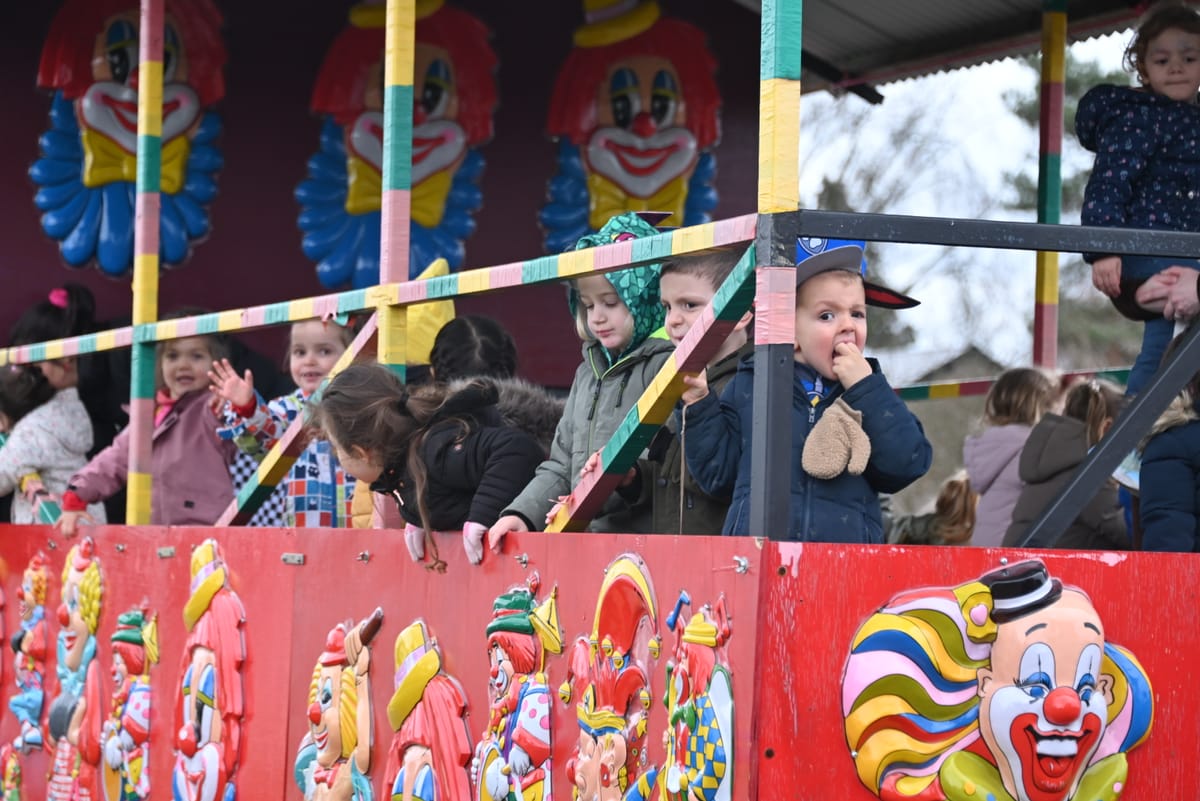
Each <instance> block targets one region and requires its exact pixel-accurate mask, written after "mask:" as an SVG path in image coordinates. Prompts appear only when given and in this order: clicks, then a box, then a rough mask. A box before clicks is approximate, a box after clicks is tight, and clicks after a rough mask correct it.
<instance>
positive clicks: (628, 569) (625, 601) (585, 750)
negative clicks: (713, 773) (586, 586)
mask: <svg viewBox="0 0 1200 801" xmlns="http://www.w3.org/2000/svg"><path fill="white" fill-rule="evenodd" d="M657 610H658V601H657V599H656V596H655V594H654V585H653V584H652V583H651V581H650V573H649V571H648V570H647V568H646V563H645V562H644V561H642V558H641V557H640V556H637V555H635V554H622V555H621V556H619V557H617V558H616V559H615V560H613V562H612V563H611V564H610V565H609V566H608V568H607V569H606V570H605V573H604V582H603V584H601V586H600V594H599V597H598V598H597V599H596V615H595V618H594V620H593V623H592V631H591V634H590V635H589V636H586V637H584V636H581V637H579V638H578V639H577V640H576V641H575V643H574V645H573V646H572V648H571V650H570V652H569V657H568V666H567V679H566V681H564V682H563V684H562V686H561V687H560V688H559V696H560V697H561V698H562V702H563V703H564V704H569V703H571V702H572V701H574V702H575V712H576V716H577V718H578V721H579V741H578V742H577V743H576V745H575V750H574V753H573V754H572V756H571V758H570V760H568V762H567V780H568V781H569V782H570V783H571V784H572V785H574V786H573V788H572V797H573V798H577V799H583V800H584V801H617V800H618V799H641V798H649V793H650V788H651V786H652V784H653V779H654V775H653V774H654V772H653V771H651V772H650V773H649V774H645V775H643V772H644V771H645V770H646V767H647V765H648V763H649V759H648V755H647V754H646V726H647V722H648V721H647V714H648V712H649V709H650V700H651V690H652V685H651V676H653V662H654V660H657V659H658V654H659V649H660V648H661V641H660V639H659V635H658V622H657V621H658V613H657Z"/></svg>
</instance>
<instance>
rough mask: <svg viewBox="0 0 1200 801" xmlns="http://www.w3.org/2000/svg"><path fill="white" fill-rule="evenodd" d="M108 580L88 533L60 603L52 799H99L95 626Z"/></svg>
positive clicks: (70, 565) (71, 560) (70, 560)
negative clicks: (104, 577)
mask: <svg viewBox="0 0 1200 801" xmlns="http://www.w3.org/2000/svg"><path fill="white" fill-rule="evenodd" d="M103 597H104V579H103V576H102V575H101V573H100V560H99V559H98V558H97V557H96V544H95V542H93V541H92V538H91V537H84V538H83V539H82V540H81V541H80V543H79V544H78V545H76V546H74V547H73V548H71V550H70V552H69V553H68V554H67V562H66V564H65V565H64V566H63V574H62V604H61V605H60V606H59V607H58V622H59V624H60V626H61V628H60V629H59V632H58V646H57V656H58V663H57V665H56V666H55V671H56V674H57V677H58V694H57V695H56V696H55V697H54V698H53V699H51V701H50V714H49V723H48V727H47V728H48V729H49V733H50V737H49V744H50V748H51V751H52V753H53V757H52V759H53V761H52V763H51V767H50V778H49V781H48V783H47V787H46V798H47V799H49V801H92V799H97V801H98V799H99V798H100V794H99V780H98V771H99V765H100V749H101V741H100V724H101V721H103V719H104V713H105V711H104V709H103V708H102V707H101V704H100V695H101V694H100V689H101V687H100V668H99V665H97V663H96V659H95V657H96V628H97V626H98V625H99V623H100V609H101V601H102V599H103Z"/></svg>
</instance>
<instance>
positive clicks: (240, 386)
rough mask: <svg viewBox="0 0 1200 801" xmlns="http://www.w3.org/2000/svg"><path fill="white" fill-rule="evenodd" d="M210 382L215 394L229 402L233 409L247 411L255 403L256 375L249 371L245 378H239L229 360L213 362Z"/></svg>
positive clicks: (209, 373)
mask: <svg viewBox="0 0 1200 801" xmlns="http://www.w3.org/2000/svg"><path fill="white" fill-rule="evenodd" d="M208 380H209V381H211V382H212V391H213V393H214V394H216V395H217V396H218V397H220V398H224V399H225V400H227V401H229V403H230V404H232V405H233V408H235V409H245V408H246V407H247V406H250V405H251V404H252V403H254V374H253V373H251V372H250V371H249V370H247V371H246V374H245V375H244V376H239V375H238V374H237V371H236V370H234V369H233V365H231V364H230V363H229V360H228V359H221V360H220V361H219V362H213V366H212V369H211V370H209V371H208Z"/></svg>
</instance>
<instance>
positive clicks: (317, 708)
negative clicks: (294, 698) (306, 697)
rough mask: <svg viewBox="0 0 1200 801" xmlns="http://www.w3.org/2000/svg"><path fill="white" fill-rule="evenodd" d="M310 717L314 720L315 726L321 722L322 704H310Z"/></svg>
mask: <svg viewBox="0 0 1200 801" xmlns="http://www.w3.org/2000/svg"><path fill="white" fill-rule="evenodd" d="M308 719H309V720H310V721H312V724H313V725H314V726H315V725H317V724H318V723H320V722H321V705H320V704H318V703H315V702H314V703H311V704H309V705H308Z"/></svg>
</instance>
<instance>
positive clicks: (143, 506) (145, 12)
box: [125, 0, 165, 525]
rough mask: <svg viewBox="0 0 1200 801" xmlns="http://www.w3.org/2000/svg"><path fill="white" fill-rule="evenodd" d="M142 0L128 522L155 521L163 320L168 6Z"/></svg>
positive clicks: (130, 523) (144, 522) (140, 523)
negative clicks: (148, 336) (151, 326)
mask: <svg viewBox="0 0 1200 801" xmlns="http://www.w3.org/2000/svg"><path fill="white" fill-rule="evenodd" d="M164 4H165V0H142V6H141V9H142V11H141V34H140V44H139V56H138V72H137V75H138V129H137V132H138V137H137V201H136V203H137V205H136V212H135V213H136V216H135V219H134V228H133V254H134V255H133V325H134V331H135V336H134V344H133V351H132V354H133V366H132V378H131V382H130V387H129V396H130V404H129V418H130V419H129V432H130V435H129V474H128V476H129V477H128V497H127V500H126V503H125V522H126V523H128V524H129V525H146V524H147V523H149V522H150V492H151V475H150V464H151V458H150V448H151V437H152V435H153V431H154V372H155V371H154V342H153V341H146V342H143V341H141V337H139V336H137V332H138V331H139V326H143V325H146V324H147V323H153V322H155V320H156V319H157V318H158V236H159V227H158V226H159V208H160V196H159V189H160V185H161V179H162V96H163V63H162V58H163V6H164Z"/></svg>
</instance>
